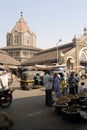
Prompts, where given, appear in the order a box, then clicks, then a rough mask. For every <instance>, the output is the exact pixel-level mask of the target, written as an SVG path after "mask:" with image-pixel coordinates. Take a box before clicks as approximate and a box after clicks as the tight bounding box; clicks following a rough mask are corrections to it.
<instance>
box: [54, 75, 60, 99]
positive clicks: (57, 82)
mask: <svg viewBox="0 0 87 130" xmlns="http://www.w3.org/2000/svg"><path fill="white" fill-rule="evenodd" d="M53 87H54V91H55V95H56V98H59V97H60V95H61V94H60V79H59V77H58V75H57V73H54V75H53Z"/></svg>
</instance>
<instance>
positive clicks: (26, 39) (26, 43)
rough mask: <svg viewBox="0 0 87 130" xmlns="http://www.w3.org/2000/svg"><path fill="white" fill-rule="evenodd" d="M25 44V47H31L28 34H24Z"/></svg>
mask: <svg viewBox="0 0 87 130" xmlns="http://www.w3.org/2000/svg"><path fill="white" fill-rule="evenodd" d="M24 43H25V45H30V40H29V34H28V33H25V34H24Z"/></svg>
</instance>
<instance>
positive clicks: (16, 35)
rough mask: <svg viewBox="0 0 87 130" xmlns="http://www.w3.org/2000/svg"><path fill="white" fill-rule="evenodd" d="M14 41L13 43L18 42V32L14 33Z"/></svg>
mask: <svg viewBox="0 0 87 130" xmlns="http://www.w3.org/2000/svg"><path fill="white" fill-rule="evenodd" d="M13 41H14V42H13V44H18V34H14V37H13Z"/></svg>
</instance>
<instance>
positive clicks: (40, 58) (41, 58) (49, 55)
mask: <svg viewBox="0 0 87 130" xmlns="http://www.w3.org/2000/svg"><path fill="white" fill-rule="evenodd" d="M72 48H73V44H72V43H69V44H65V45H63V46H60V47H59V51H60V50H61V51H62V52H63V54H66V53H67V52H68V51H70V50H72ZM56 60H57V49H56V47H55V48H50V49H48V50H43V51H40V52H38V53H36V55H35V56H34V57H32V58H30V59H28V61H25V62H24V63H22V65H34V64H41V63H46V62H49V61H54V62H55V61H56Z"/></svg>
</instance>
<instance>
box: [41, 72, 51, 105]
mask: <svg viewBox="0 0 87 130" xmlns="http://www.w3.org/2000/svg"><path fill="white" fill-rule="evenodd" d="M52 82H53V78H52V76H51V75H50V71H46V72H45V75H44V77H43V83H44V85H45V103H46V105H47V106H52Z"/></svg>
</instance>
